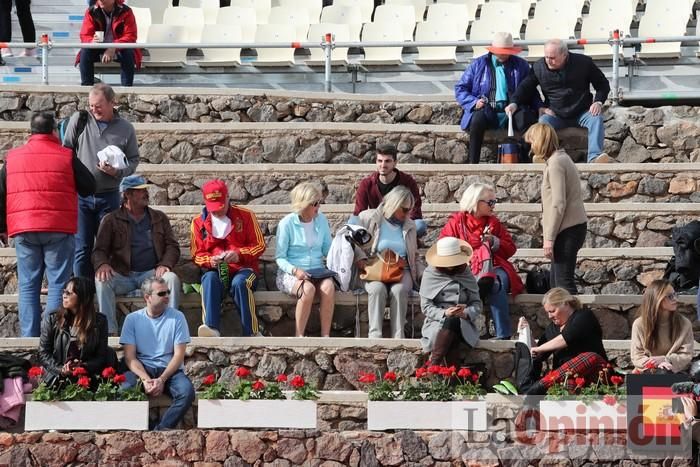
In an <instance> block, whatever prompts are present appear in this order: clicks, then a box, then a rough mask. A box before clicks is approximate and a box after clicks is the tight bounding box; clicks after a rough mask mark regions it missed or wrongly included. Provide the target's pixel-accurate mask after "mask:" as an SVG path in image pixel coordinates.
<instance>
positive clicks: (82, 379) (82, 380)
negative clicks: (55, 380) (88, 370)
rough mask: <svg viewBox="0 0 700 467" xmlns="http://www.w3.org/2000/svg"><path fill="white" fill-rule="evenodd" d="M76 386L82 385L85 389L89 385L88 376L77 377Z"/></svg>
mask: <svg viewBox="0 0 700 467" xmlns="http://www.w3.org/2000/svg"><path fill="white" fill-rule="evenodd" d="M77 384H78V386H80V387H83V388H85V389H87V388H89V387H90V378H89V377H88V376H81V377H80V378H78V383H77Z"/></svg>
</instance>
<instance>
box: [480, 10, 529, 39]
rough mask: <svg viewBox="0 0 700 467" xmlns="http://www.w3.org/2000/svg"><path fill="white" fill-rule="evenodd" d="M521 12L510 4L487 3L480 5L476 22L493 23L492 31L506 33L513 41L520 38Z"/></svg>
mask: <svg viewBox="0 0 700 467" xmlns="http://www.w3.org/2000/svg"><path fill="white" fill-rule="evenodd" d="M521 13H522V12H521V10H519V9H518V8H514V7H513V3H512V2H503V1H498V2H489V3H484V4H483V5H481V13H480V15H479V19H478V21H481V22H483V21H489V22H491V23H493V24H492V25H493V29H494V31H506V32H509V33H511V34H512V35H513V39H519V38H520V27H521V26H522V25H523V16H522V14H521Z"/></svg>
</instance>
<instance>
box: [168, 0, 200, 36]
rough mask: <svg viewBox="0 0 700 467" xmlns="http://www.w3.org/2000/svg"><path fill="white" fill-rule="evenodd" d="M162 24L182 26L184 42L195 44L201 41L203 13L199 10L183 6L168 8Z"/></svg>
mask: <svg viewBox="0 0 700 467" xmlns="http://www.w3.org/2000/svg"><path fill="white" fill-rule="evenodd" d="M163 24H169V25H172V26H184V28H185V34H186V35H185V41H184V42H188V43H192V44H195V43H197V42H200V41H201V40H202V29H204V11H203V10H202V9H201V8H188V7H185V6H178V7H170V8H167V9H166V10H165V14H164V15H163Z"/></svg>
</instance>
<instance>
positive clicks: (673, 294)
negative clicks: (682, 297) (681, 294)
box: [664, 292, 678, 302]
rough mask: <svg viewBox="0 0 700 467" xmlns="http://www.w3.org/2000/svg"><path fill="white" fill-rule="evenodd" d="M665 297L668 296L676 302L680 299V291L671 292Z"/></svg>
mask: <svg viewBox="0 0 700 467" xmlns="http://www.w3.org/2000/svg"><path fill="white" fill-rule="evenodd" d="M664 298H668V299H669V300H671V301H672V302H675V301H676V300H678V293H677V292H671V293H670V294H668V295H666V297H664Z"/></svg>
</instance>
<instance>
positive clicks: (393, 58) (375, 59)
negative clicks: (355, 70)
mask: <svg viewBox="0 0 700 467" xmlns="http://www.w3.org/2000/svg"><path fill="white" fill-rule="evenodd" d="M393 26H394V24H393V23H376V22H375V23H365V25H364V27H363V28H362V42H380V41H381V42H385V41H392V42H395V41H402V40H404V39H403V33H402V32H401V30H400V28H396V27H393ZM401 49H402V48H401V47H365V48H364V51H365V58H364V59H363V60H361V61H360V62H361V63H362V64H363V65H400V64H402V63H403V60H402V59H401Z"/></svg>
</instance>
